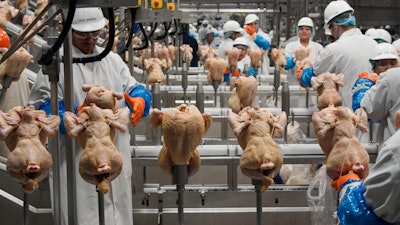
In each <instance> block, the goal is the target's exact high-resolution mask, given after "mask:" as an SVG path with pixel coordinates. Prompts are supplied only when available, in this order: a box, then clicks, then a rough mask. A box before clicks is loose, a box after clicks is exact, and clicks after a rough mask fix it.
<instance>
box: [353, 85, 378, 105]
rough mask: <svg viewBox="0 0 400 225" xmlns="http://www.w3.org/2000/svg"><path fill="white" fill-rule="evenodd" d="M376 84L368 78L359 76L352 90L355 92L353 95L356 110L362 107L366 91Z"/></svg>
mask: <svg viewBox="0 0 400 225" xmlns="http://www.w3.org/2000/svg"><path fill="white" fill-rule="evenodd" d="M374 85H375V82H373V81H372V80H370V79H368V78H359V79H357V81H356V82H355V83H354V85H353V87H352V89H351V91H352V93H353V96H352V102H353V103H352V108H353V110H354V111H356V109H358V108H360V107H361V106H360V104H361V101H362V99H363V98H364V95H365V92H367V91H368V90H369V89H371V87H373V86H374Z"/></svg>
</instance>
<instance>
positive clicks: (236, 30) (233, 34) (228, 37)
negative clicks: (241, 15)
mask: <svg viewBox="0 0 400 225" xmlns="http://www.w3.org/2000/svg"><path fill="white" fill-rule="evenodd" d="M222 30H223V32H224V40H223V41H222V42H221V44H220V45H219V46H218V57H220V58H223V59H226V58H227V56H226V55H225V51H226V50H228V49H231V48H232V47H233V41H234V40H235V39H236V38H238V37H240V36H242V31H243V29H242V28H241V27H240V24H239V23H238V22H237V21H235V20H228V21H227V22H225V23H224V26H223V27H222Z"/></svg>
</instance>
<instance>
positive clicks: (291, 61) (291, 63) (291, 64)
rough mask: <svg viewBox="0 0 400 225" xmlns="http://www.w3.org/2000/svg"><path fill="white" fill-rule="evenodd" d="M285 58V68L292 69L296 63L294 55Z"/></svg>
mask: <svg viewBox="0 0 400 225" xmlns="http://www.w3.org/2000/svg"><path fill="white" fill-rule="evenodd" d="M285 59H286V66H285V70H290V69H292V68H293V67H294V66H295V65H296V64H295V62H294V57H293V56H285Z"/></svg>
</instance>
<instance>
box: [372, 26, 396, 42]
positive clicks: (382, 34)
mask: <svg viewBox="0 0 400 225" xmlns="http://www.w3.org/2000/svg"><path fill="white" fill-rule="evenodd" d="M374 39H381V40H384V41H386V42H387V43H392V35H390V33H389V31H387V30H385V29H376V37H375V38H374Z"/></svg>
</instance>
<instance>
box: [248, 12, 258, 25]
mask: <svg viewBox="0 0 400 225" xmlns="http://www.w3.org/2000/svg"><path fill="white" fill-rule="evenodd" d="M259 20H260V18H258V16H257V15H256V14H253V13H252V14H248V15H247V16H246V18H245V19H244V24H249V23H255V22H258V21H259Z"/></svg>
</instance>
